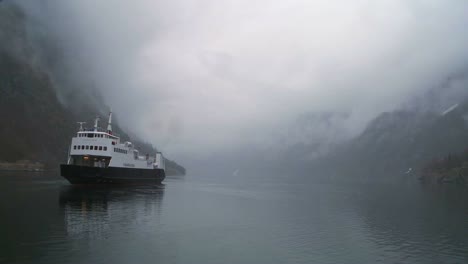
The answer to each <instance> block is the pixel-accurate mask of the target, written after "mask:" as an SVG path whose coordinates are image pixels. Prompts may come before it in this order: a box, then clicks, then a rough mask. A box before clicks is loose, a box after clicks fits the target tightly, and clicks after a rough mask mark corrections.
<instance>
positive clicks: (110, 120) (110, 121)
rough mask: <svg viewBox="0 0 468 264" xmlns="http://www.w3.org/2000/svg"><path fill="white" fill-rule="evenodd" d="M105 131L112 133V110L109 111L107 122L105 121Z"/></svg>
mask: <svg viewBox="0 0 468 264" xmlns="http://www.w3.org/2000/svg"><path fill="white" fill-rule="evenodd" d="M107 133H109V134H112V110H111V111H110V113H109V122H108V123H107Z"/></svg>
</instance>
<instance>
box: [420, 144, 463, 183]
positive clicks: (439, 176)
mask: <svg viewBox="0 0 468 264" xmlns="http://www.w3.org/2000/svg"><path fill="white" fill-rule="evenodd" d="M467 154H468V153H467V152H465V153H464V154H463V155H460V156H458V155H457V156H452V155H449V156H448V157H446V158H443V159H438V160H434V161H432V162H430V163H429V164H427V165H426V167H425V168H423V170H422V172H421V177H420V178H419V180H420V181H421V182H423V183H430V184H457V185H465V186H468V161H466V159H465V158H466V157H467Z"/></svg>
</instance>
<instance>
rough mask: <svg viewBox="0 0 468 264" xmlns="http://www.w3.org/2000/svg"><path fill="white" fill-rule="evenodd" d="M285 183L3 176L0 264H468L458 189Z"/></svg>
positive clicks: (467, 221)
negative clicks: (81, 181)
mask: <svg viewBox="0 0 468 264" xmlns="http://www.w3.org/2000/svg"><path fill="white" fill-rule="evenodd" d="M231 177H232V176H231ZM224 179H225V178H224ZM285 179H287V178H284V177H282V178H280V179H278V178H276V179H275V178H269V177H266V176H265V177H244V178H242V177H241V176H236V178H230V179H229V180H223V176H220V177H217V178H215V179H212V178H210V179H208V178H204V177H190V175H188V176H186V177H180V178H168V179H167V180H165V182H164V183H165V184H164V185H162V186H153V187H117V188H109V187H92V188H89V187H86V188H83V187H74V186H70V185H69V184H68V183H67V182H66V181H64V180H62V179H61V178H60V177H58V176H51V175H49V173H46V174H34V173H18V172H16V173H7V172H2V173H0V209H1V212H2V216H1V218H0V234H1V235H0V241H1V242H0V243H1V244H0V262H2V263H256V264H258V263H468V195H467V191H466V190H465V189H460V188H445V189H441V188H429V187H426V188H424V187H421V186H420V185H410V186H406V185H405V186H399V185H376V184H373V185H364V184H355V185H350V184H341V185H340V184H312V183H308V184H300V183H297V182H292V181H287V180H285Z"/></svg>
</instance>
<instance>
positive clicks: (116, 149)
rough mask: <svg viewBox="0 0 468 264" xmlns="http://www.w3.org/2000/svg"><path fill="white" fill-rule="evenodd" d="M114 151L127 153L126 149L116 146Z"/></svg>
mask: <svg viewBox="0 0 468 264" xmlns="http://www.w3.org/2000/svg"><path fill="white" fill-rule="evenodd" d="M114 152H118V153H123V154H127V152H128V151H127V150H125V149H119V148H114Z"/></svg>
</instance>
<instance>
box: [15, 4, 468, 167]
mask: <svg viewBox="0 0 468 264" xmlns="http://www.w3.org/2000/svg"><path fill="white" fill-rule="evenodd" d="M23 2H24V3H27V4H26V5H29V6H30V5H32V4H31V3H32V2H33V1H29V2H28V1H23ZM42 3H43V4H47V5H46V8H44V6H43V8H42V9H41V11H40V12H37V11H35V12H34V16H35V17H36V18H38V19H39V20H41V21H43V23H46V24H48V25H51V26H50V27H51V28H52V29H53V30H54V31H55V34H56V35H57V36H60V39H63V40H65V41H67V45H65V49H66V50H67V52H69V53H72V54H78V55H79V56H80V57H81V58H80V61H81V63H84V64H85V65H86V67H85V68H87V69H88V70H87V72H86V76H85V78H89V79H91V80H93V82H94V83H95V84H96V86H97V87H98V88H99V89H100V90H101V92H103V94H104V97H105V100H106V101H107V103H108V104H109V105H110V106H112V108H113V109H114V110H115V111H116V112H117V113H118V115H119V116H120V117H121V118H120V119H121V122H122V123H124V124H125V125H126V126H128V127H132V128H134V130H135V131H136V133H138V134H139V135H141V136H143V137H145V138H147V139H148V140H150V141H152V142H153V143H155V144H156V145H158V146H160V148H161V149H163V150H165V151H166V152H169V153H170V154H171V155H172V156H175V157H177V156H181V157H186V158H189V157H190V156H193V155H199V156H203V155H208V154H209V153H214V152H219V151H222V150H223V149H229V150H232V149H245V148H248V146H253V145H255V146H256V147H259V148H261V147H262V146H264V147H265V148H266V149H269V148H271V145H272V144H274V142H276V140H277V138H275V135H284V134H287V131H288V129H289V128H288V127H287V125H285V124H290V123H294V122H295V121H294V120H297V118H298V117H299V116H302V115H304V114H307V113H311V112H312V113H313V112H319V113H323V112H338V113H349V115H350V117H349V118H348V119H346V120H347V121H346V122H345V125H346V127H344V128H343V129H344V130H346V131H349V134H350V135H352V134H356V133H358V132H359V131H360V129H362V128H363V126H364V125H365V124H366V123H367V122H368V121H369V120H370V119H371V118H373V117H375V116H376V115H377V114H378V113H380V112H382V111H390V110H393V109H396V108H399V107H402V105H403V104H404V103H405V102H408V101H409V100H410V98H413V97H415V96H420V95H421V94H423V93H426V92H427V91H429V90H430V89H433V88H434V87H435V86H437V85H440V84H441V83H443V81H444V80H445V79H446V78H448V76H451V75H453V74H454V73H456V72H459V71H460V70H462V69H465V67H466V61H468V60H467V59H468V49H466V47H467V46H468V45H467V44H468V37H467V36H468V35H467V34H466V33H465V31H466V26H467V25H468V2H465V1H417V0H413V1H408V0H397V1H374V0H359V1H357V0H356V1H341V0H334V1H325V0H324V1H306V0H296V1H271V0H268V1H267V0H254V1H246V0H240V1H225V0H220V1H209V0H202V1H190V0H175V1H150V0H140V1H123V0H120V1H91V0H83V1H52V0H50V1H43V2H42ZM51 14H52V15H51ZM71 58H73V56H71ZM285 126H286V127H285ZM282 131H283V132H282ZM276 132H277V133H276ZM300 138H301V136H298V140H299V139H300ZM291 142H297V140H295V139H293V140H291Z"/></svg>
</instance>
